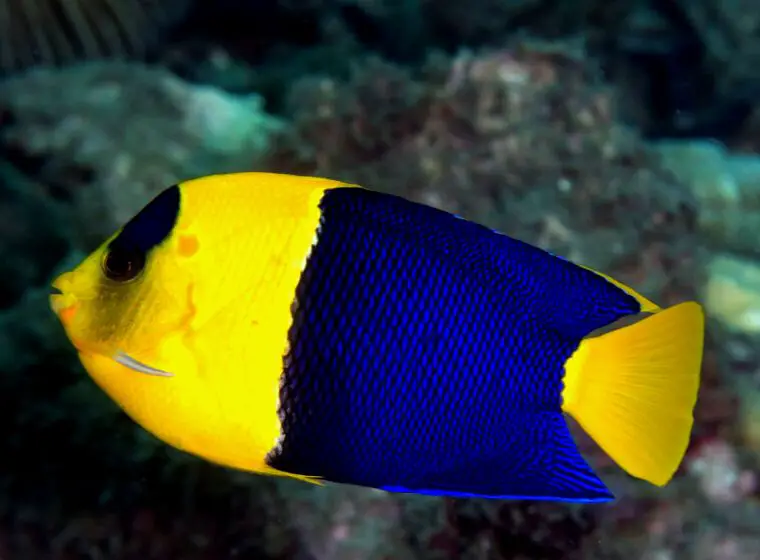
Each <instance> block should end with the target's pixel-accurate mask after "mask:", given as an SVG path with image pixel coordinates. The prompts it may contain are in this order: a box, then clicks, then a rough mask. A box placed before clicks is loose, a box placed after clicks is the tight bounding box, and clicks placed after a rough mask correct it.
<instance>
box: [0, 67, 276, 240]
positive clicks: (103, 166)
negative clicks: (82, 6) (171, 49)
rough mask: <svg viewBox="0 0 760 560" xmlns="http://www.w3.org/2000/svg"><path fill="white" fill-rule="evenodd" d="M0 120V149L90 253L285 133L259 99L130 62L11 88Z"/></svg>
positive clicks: (2, 87) (4, 91)
mask: <svg viewBox="0 0 760 560" xmlns="http://www.w3.org/2000/svg"><path fill="white" fill-rule="evenodd" d="M0 115H3V118H2V119H0V150H3V151H5V152H6V153H8V154H9V155H10V160H11V162H12V163H13V164H15V165H16V166H17V167H19V168H21V169H22V170H23V171H25V172H26V173H27V174H29V175H31V176H32V177H34V178H35V179H36V180H38V181H39V182H41V183H43V184H44V185H45V186H46V187H47V189H48V193H49V195H50V196H51V197H52V198H53V199H57V200H63V201H64V202H66V203H68V205H69V206H70V207H71V208H72V210H73V212H74V213H75V214H76V216H77V220H76V221H75V224H77V225H78V229H79V232H78V233H79V234H80V236H81V237H83V238H84V239H85V240H86V241H85V244H86V245H87V247H88V248H92V247H93V246H94V245H95V243H97V242H99V241H100V240H102V238H103V237H104V236H106V235H108V234H110V233H111V232H112V231H113V229H114V228H115V227H116V226H117V225H120V224H121V223H123V222H124V221H126V220H127V219H128V218H129V217H131V216H132V215H133V214H134V213H135V212H136V211H137V210H138V209H139V208H141V207H142V206H143V205H144V204H145V203H146V202H147V201H148V200H149V198H151V197H152V196H153V195H155V194H156V193H157V192H159V191H160V190H163V189H164V188H165V187H167V186H168V185H171V184H173V183H175V182H177V181H178V180H181V179H187V178H191V177H194V176H198V175H204V174H207V173H218V172H223V171H234V170H249V169H250V168H251V167H252V166H254V165H255V162H256V160H257V158H258V157H259V156H260V154H261V153H262V152H263V151H265V150H266V148H267V144H268V137H269V135H270V134H272V133H273V132H274V131H277V130H279V129H280V128H281V127H282V125H281V123H280V122H279V121H278V120H276V119H274V118H273V117H270V116H269V115H267V114H266V113H265V112H264V110H263V108H262V105H261V100H260V99H259V97H258V96H256V95H255V94H249V95H246V96H243V95H233V94H228V93H224V92H222V91H217V90H214V89H212V88H210V87H207V86H197V85H193V84H190V83H188V82H185V81H182V80H180V79H179V78H176V77H175V76H173V75H171V74H169V73H168V72H166V71H163V70H160V69H158V68H152V67H148V66H143V65H140V64H127V63H120V64H110V65H105V64H99V63H90V64H85V65H81V66H78V67H73V68H68V69H61V70H50V69H48V70H36V71H33V72H29V73H27V74H24V75H21V76H18V77H16V78H14V79H12V80H8V81H6V82H4V83H2V84H0Z"/></svg>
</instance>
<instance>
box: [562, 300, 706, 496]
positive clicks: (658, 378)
mask: <svg viewBox="0 0 760 560" xmlns="http://www.w3.org/2000/svg"><path fill="white" fill-rule="evenodd" d="M703 338H704V314H703V312H702V308H701V307H700V305H699V304H698V303H696V302H686V303H681V304H679V305H675V306H673V307H670V308H668V309H665V310H664V311H660V312H658V313H655V314H654V315H651V316H648V317H646V318H644V319H642V320H640V321H638V322H636V323H633V324H629V325H628V326H624V327H621V328H619V329H617V330H613V331H610V332H607V333H606V334H602V335H600V336H596V337H593V336H592V337H589V338H586V339H584V340H583V342H581V345H580V347H579V348H578V350H577V351H576V352H575V354H573V356H572V357H571V358H570V359H569V360H568V361H567V363H566V364H565V388H564V391H563V393H562V397H563V405H562V408H563V410H564V411H565V412H567V413H568V414H570V415H571V416H572V417H573V418H575V419H576V420H577V421H578V423H579V424H580V425H581V427H583V429H584V430H585V431H586V433H588V434H589V435H590V436H591V437H592V438H593V439H594V441H596V443H597V444H598V445H599V446H600V447H601V448H602V449H603V450H604V451H605V452H606V453H607V454H608V455H609V456H610V457H611V458H612V459H613V460H614V461H615V462H616V463H617V464H618V465H620V467H622V468H623V469H624V470H625V471H627V472H628V473H629V474H631V475H633V476H635V477H638V478H642V479H644V480H647V481H649V482H651V483H652V484H656V485H657V486H663V485H665V484H667V482H668V481H669V480H670V479H671V478H672V476H673V474H674V473H675V471H676V469H677V468H678V465H679V464H680V463H681V460H682V459H683V456H684V454H685V452H686V448H687V446H688V444H689V437H690V435H691V427H692V424H693V422H694V419H693V415H692V413H693V410H694V405H695V403H696V400H697V392H698V390H699V374H700V370H701V366H702V342H703Z"/></svg>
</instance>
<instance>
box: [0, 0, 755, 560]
mask: <svg viewBox="0 0 760 560" xmlns="http://www.w3.org/2000/svg"><path fill="white" fill-rule="evenodd" d="M758 68H760V3H758V1H757V0H652V1H646V0H572V1H571V0H0V74H1V76H0V560H6V559H12V560H15V559H22V560H36V559H60V560H69V559H72V560H73V559H87V560H101V559H114V560H132V559H140V560H154V559H155V560H159V559H160V560H174V559H181V560H184V559H187V560H212V559H213V560H217V559H226V558H236V559H256V560H269V559H272V560H280V559H296V560H363V559H367V560H407V559H420V560H453V559H463V560H480V559H482V560H507V559H576V558H589V559H592V558H593V559H597V558H604V559H626V560H628V559H631V560H633V559H647V560H671V559H682V558H683V559H696V560H708V559H716V560H733V559H736V560H740V559H757V558H760V502H759V501H758V498H760V484H759V483H758V482H759V481H758V476H760V344H759V342H760V155H759V154H760V135H759V133H760V110H759V109H760V72H759V71H758ZM245 170H267V171H280V172H289V173H299V174H317V175H323V176H328V177H331V178H335V179H340V180H345V181H347V182H358V183H361V184H363V185H364V186H367V187H369V188H372V189H376V190H381V191H386V192H392V193H397V194H402V195H404V196H407V197H409V198H411V199H414V200H418V201H421V202H425V203H427V204H431V205H433V206H437V207H440V208H443V209H446V210H449V211H453V212H456V213H458V214H460V215H462V216H464V217H467V218H469V219H472V220H475V221H478V222H481V223H484V224H486V225H489V226H491V227H494V228H496V229H499V230H501V231H503V232H505V233H507V234H509V235H512V236H515V237H518V238H520V239H523V240H525V241H528V242H531V243H534V244H536V245H539V246H541V247H544V248H546V249H549V250H551V251H552V252H554V253H557V254H560V255H563V256H565V257H567V258H570V259H572V260H574V261H576V262H578V263H581V264H585V265H588V266H592V267H594V268H596V269H598V270H601V271H603V272H605V273H607V274H610V275H612V276H613V277H615V278H618V279H619V280H621V281H623V282H625V283H627V284H629V285H631V286H632V287H633V288H635V289H637V290H638V291H640V292H642V293H643V294H645V295H646V296H647V297H649V298H652V299H654V300H655V301H657V302H659V303H661V304H663V305H667V304H671V303H676V302H679V301H682V300H684V299H689V298H697V299H699V300H700V301H701V302H703V304H704V305H705V307H706V310H707V313H708V328H707V339H706V348H705V357H704V367H703V382H702V389H701V392H700V397H699V403H698V406H697V410H696V424H695V428H694V432H693V435H692V443H691V446H690V450H689V452H688V454H687V457H686V459H685V460H684V463H683V465H682V468H681V469H680V471H679V474H678V475H677V477H676V479H675V480H674V481H673V482H672V483H671V484H669V485H668V486H667V487H665V488H662V489H660V488H656V487H653V486H650V485H648V484H646V483H644V482H642V481H638V480H635V479H632V478H630V477H628V476H627V475H625V474H624V473H623V472H622V471H621V470H620V469H618V468H617V467H616V466H614V465H613V464H612V463H611V462H610V461H609V460H608V459H607V458H606V457H604V456H603V455H602V453H601V452H600V451H599V450H597V449H596V447H595V446H594V445H593V444H591V443H589V441H588V438H586V437H585V436H583V435H582V434H579V435H578V437H579V442H580V444H581V446H582V448H583V449H584V450H585V454H586V457H588V458H589V460H590V461H591V463H592V464H593V465H594V467H595V468H596V469H597V471H598V472H599V473H600V474H601V475H602V477H603V478H604V480H605V481H606V482H607V483H608V485H609V486H610V487H611V488H612V489H613V491H614V492H615V493H616V495H617V496H618V499H617V501H615V502H612V503H610V504H604V505H568V504H552V503H529V502H500V501H489V500H478V499H445V498H435V497H425V496H410V495H398V494H386V493H383V492H378V491H372V490H367V489H362V488H353V487H347V486H328V487H326V488H319V487H313V486H311V485H306V484H303V483H300V482H297V481H290V480H276V479H271V478H265V477H259V476H254V475H248V474H243V473H236V472H231V471H228V470H225V469H222V468H220V467H216V466H214V465H210V464H208V463H204V462H203V461H201V460H198V459H195V458H193V457H190V456H188V455H185V454H182V453H180V452H178V451H174V450H172V449H170V448H168V447H167V446H166V445H164V444H162V443H159V442H158V441H157V440H155V439H154V438H153V437H152V436H150V435H148V434H147V433H146V432H144V431H143V430H142V429H141V428H140V427H138V426H137V425H136V424H135V423H133V422H132V421H130V420H129V419H127V418H126V416H125V415H124V414H123V413H121V412H120V411H119V409H118V408H117V406H116V405H115V404H114V403H112V402H111V401H110V400H109V399H108V397H106V396H105V394H103V393H102V392H101V391H100V390H99V389H98V388H96V386H95V385H94V383H93V382H92V381H91V380H90V379H89V378H88V377H87V376H86V374H85V372H84V370H83V368H82V367H81V366H80V365H79V364H78V361H77V359H76V356H75V354H74V350H73V349H72V348H71V347H70V345H69V343H68V342H67V340H66V339H65V336H64V334H63V330H62V328H61V327H60V325H59V324H58V321H57V319H56V318H55V316H54V315H53V313H52V312H51V311H50V309H49V307H48V303H47V296H48V293H49V290H48V285H49V282H50V280H51V278H52V277H53V276H54V275H55V274H56V273H57V272H59V271H61V270H63V269H65V268H67V267H68V266H70V265H72V264H75V263H76V262H78V261H79V260H80V259H81V258H82V257H83V256H84V255H85V254H87V253H89V252H90V251H91V250H92V249H93V248H95V246H97V245H98V244H99V243H100V242H101V241H102V240H103V238H104V237H105V236H106V235H109V234H110V233H111V232H112V231H113V230H114V229H115V228H116V227H118V226H119V225H121V224H122V223H123V222H124V221H125V220H126V219H127V218H129V217H130V216H131V215H132V214H133V213H134V212H136V211H137V210H138V209H139V208H141V207H142V206H143V205H144V204H145V203H146V202H147V201H148V200H149V199H150V198H151V197H152V196H153V195H155V194H157V193H158V192H159V191H161V190H162V189H163V188H165V187H166V186H168V185H170V184H172V183H175V182H177V181H179V180H183V179H189V178H192V177H196V176H199V175H205V174H211V173H218V172H227V171H245Z"/></svg>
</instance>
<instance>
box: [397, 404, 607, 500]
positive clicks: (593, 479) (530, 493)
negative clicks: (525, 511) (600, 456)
mask: <svg viewBox="0 0 760 560" xmlns="http://www.w3.org/2000/svg"><path fill="white" fill-rule="evenodd" d="M521 420H522V421H521V422H520V424H521V425H516V426H512V428H513V429H514V432H512V433H511V434H510V436H508V437H507V438H506V440H507V441H506V445H505V446H504V447H501V448H500V449H499V450H498V451H497V452H493V453H490V454H487V455H479V456H476V457H472V458H463V459H462V460H461V461H457V462H456V464H455V465H452V466H451V467H449V468H446V469H443V470H441V471H439V472H429V473H426V474H424V475H421V476H419V477H416V478H414V479H412V480H409V481H405V483H404V484H399V485H392V486H391V485H388V486H384V487H382V489H383V490H387V491H389V492H412V493H417V494H428V495H435V496H451V497H478V498H493V499H504V500H551V501H564V502H606V501H610V500H612V499H614V496H613V494H612V493H611V492H610V491H609V489H608V488H607V487H606V486H605V484H604V483H603V482H602V481H601V480H600V479H599V477H598V476H597V475H596V474H595V473H594V471H593V470H592V469H591V467H590V466H589V465H588V463H587V462H586V460H585V459H584V458H583V457H582V456H581V454H580V452H579V451H578V448H577V446H576V444H575V442H574V440H573V438H572V435H571V434H570V430H569V428H568V425H567V422H566V420H565V418H564V416H563V415H562V414H561V413H554V412H543V413H536V414H531V415H528V416H526V417H522V418H521Z"/></svg>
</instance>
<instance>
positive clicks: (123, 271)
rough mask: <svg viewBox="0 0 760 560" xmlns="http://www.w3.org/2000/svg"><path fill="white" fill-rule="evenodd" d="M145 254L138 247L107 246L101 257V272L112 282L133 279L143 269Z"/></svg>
mask: <svg viewBox="0 0 760 560" xmlns="http://www.w3.org/2000/svg"><path fill="white" fill-rule="evenodd" d="M145 261H146V255H145V253H144V252H143V251H141V250H139V249H132V248H128V247H118V246H117V247H114V246H109V248H108V250H107V252H106V257H105V259H103V273H104V274H105V275H106V278H108V279H109V280H113V281H114V282H129V281H130V280H134V279H135V278H137V276H138V275H139V274H140V273H141V272H142V271H143V270H144V269H145Z"/></svg>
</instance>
